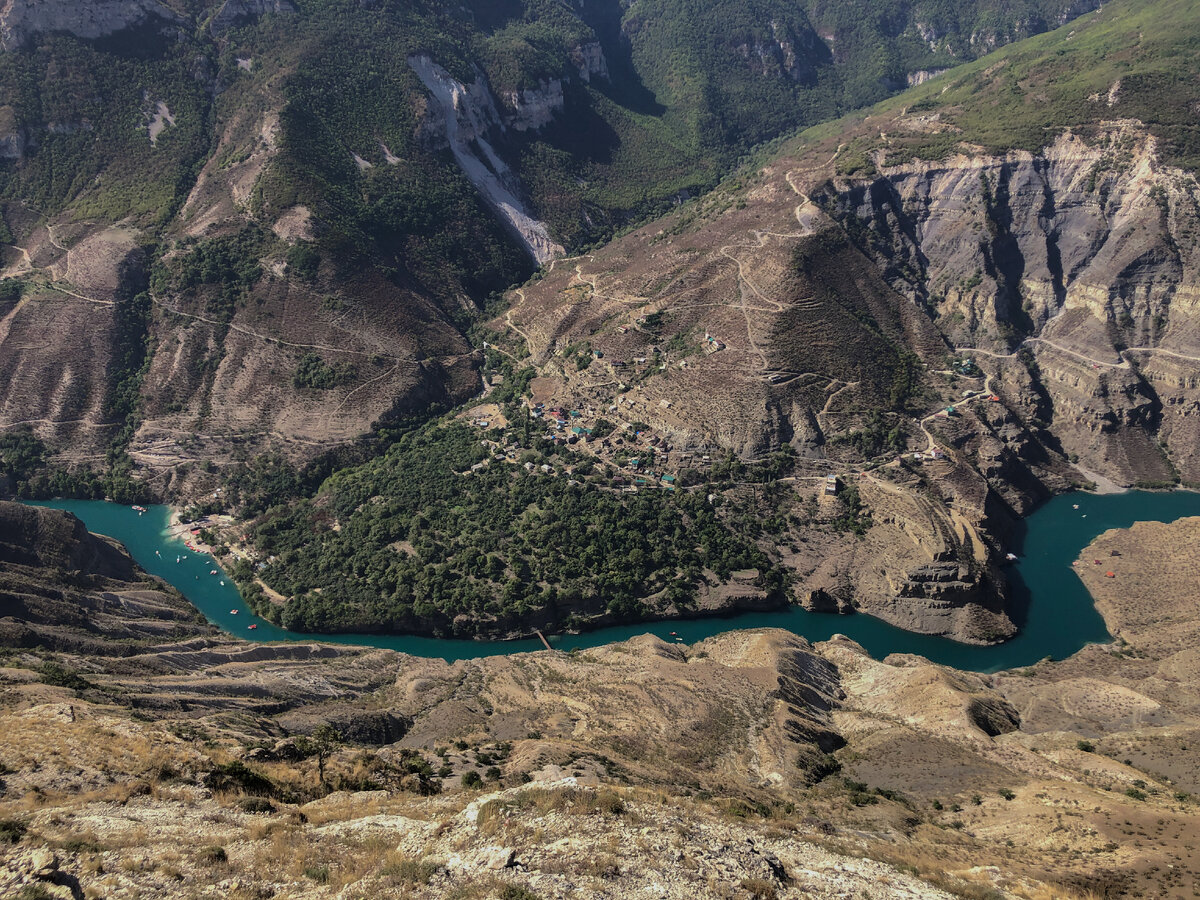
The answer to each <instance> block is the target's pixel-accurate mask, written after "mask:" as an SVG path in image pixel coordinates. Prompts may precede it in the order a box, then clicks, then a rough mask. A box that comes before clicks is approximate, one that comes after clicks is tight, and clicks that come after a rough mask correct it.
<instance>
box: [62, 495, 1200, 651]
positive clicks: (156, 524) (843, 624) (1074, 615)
mask: <svg viewBox="0 0 1200 900" xmlns="http://www.w3.org/2000/svg"><path fill="white" fill-rule="evenodd" d="M39 505H48V506H55V507H58V508H61V509H67V510H68V511H70V512H73V513H74V514H75V515H77V516H79V517H80V518H81V519H83V521H84V522H85V523H86V524H87V526H88V528H89V529H90V530H92V531H95V532H99V533H101V534H109V535H111V536H113V537H115V538H117V539H118V540H121V541H123V542H124V543H125V545H126V546H127V547H128V548H129V550H130V553H131V554H132V555H133V557H134V559H136V560H137V561H138V562H139V563H140V564H141V565H142V566H143V567H144V568H145V569H146V570H147V571H149V572H151V573H152V574H154V575H158V576H160V577H162V578H164V579H166V580H167V581H168V582H170V583H171V584H173V585H174V586H175V587H176V588H178V589H179V590H180V592H181V593H183V595H184V596H185V597H187V598H188V599H189V600H190V601H191V602H192V603H193V604H194V605H195V606H196V607H197V608H198V609H199V610H200V611H201V612H202V613H203V614H204V615H205V617H206V618H207V619H208V620H209V621H210V622H212V623H213V624H215V625H217V626H218V627H220V628H222V629H223V630H225V631H227V632H229V633H230V634H234V635H237V636H238V637H241V638H245V639H254V640H258V641H291V642H305V643H311V642H313V641H321V642H323V643H329V644H339V645H351V646H370V647H379V648H384V649H391V650H397V651H399V652H402V653H406V654H410V655H413V656H423V657H440V658H442V659H447V660H457V659H474V658H478V657H483V656H495V655H503V654H509V653H518V652H526V651H534V650H539V649H541V646H542V645H541V643H540V642H539V641H537V640H523V641H509V642H485V641H471V640H455V639H440V638H433V637H423V636H418V635H370V634H316V633H298V632H291V631H287V630H285V629H283V628H280V627H279V626H277V625H274V624H272V623H271V622H269V621H267V620H265V619H262V618H260V617H258V616H255V615H254V613H253V611H251V610H250V609H248V608H247V606H246V604H245V603H244V601H243V600H242V598H241V596H240V595H239V594H238V592H237V589H236V588H235V587H234V586H233V581H232V579H231V578H229V577H228V576H226V575H225V574H224V571H223V570H222V569H221V568H220V567H219V566H218V565H217V564H216V561H215V560H214V559H213V557H211V556H209V555H208V554H204V553H201V552H192V553H191V554H190V555H189V556H188V558H187V559H181V561H180V562H179V563H175V562H174V560H175V558H176V556H177V555H182V554H186V553H188V551H187V550H186V548H185V547H184V544H183V543H182V541H180V540H179V539H178V537H176V536H173V534H172V532H171V521H170V518H171V515H170V513H171V511H170V510H168V509H167V508H166V507H161V506H158V507H151V508H150V509H149V510H148V511H147V512H146V513H145V514H144V515H141V516H139V515H138V514H137V513H136V512H134V511H132V510H130V509H129V508H127V507H121V506H116V505H114V504H106V503H102V502H100V501H60V502H54V503H45V504H39ZM1184 516H1200V494H1195V493H1190V492H1181V491H1180V492H1171V493H1152V492H1128V493H1123V494H1116V495H1097V494H1091V493H1077V494H1072V495H1062V496H1059V497H1056V498H1054V499H1052V500H1050V501H1049V502H1048V503H1046V504H1045V505H1043V506H1042V507H1041V508H1040V509H1039V510H1038V511H1037V512H1036V513H1034V514H1033V515H1032V516H1030V517H1029V518H1028V519H1027V520H1026V521H1025V537H1024V546H1023V548H1022V549H1020V550H1019V551H1018V552H1019V554H1020V557H1021V558H1020V559H1019V560H1018V561H1017V562H1016V563H1015V564H1014V565H1013V566H1011V567H1009V569H1008V572H1009V577H1010V581H1011V583H1012V589H1013V594H1014V601H1015V603H1016V605H1017V606H1018V607H1020V609H1021V621H1022V626H1023V627H1022V630H1021V631H1020V633H1018V635H1017V636H1016V637H1015V638H1013V639H1012V640H1010V641H1007V642H1005V643H1003V644H998V645H992V646H973V645H966V644H959V643H956V642H954V641H950V640H948V639H945V638H940V637H933V636H930V635H922V634H915V633H912V632H907V631H903V630H901V629H899V628H895V627H893V626H890V625H888V624H886V623H885V622H883V621H881V620H879V619H875V618H873V617H870V616H866V615H848V616H844V615H834V614H827V613H811V612H807V611H806V610H804V609H802V608H799V607H792V608H789V609H786V610H782V611H778V612H759V613H743V614H740V615H734V616H729V617H722V618H707V619H691V620H689V619H677V620H669V621H662V622H648V623H638V624H633V625H622V626H611V627H607V628H602V629H598V630H596V631H591V632H586V633H583V634H578V635H549V636H548V637H549V640H550V642H551V645H552V646H553V647H554V648H556V649H561V650H576V649H580V650H582V649H587V648H591V647H597V646H600V645H603V644H608V643H613V642H617V641H623V640H626V639H628V638H630V637H634V636H637V635H641V634H646V633H650V634H653V635H656V636H658V637H660V638H662V639H663V640H666V641H668V642H669V643H672V644H693V643H696V642H699V641H702V640H705V639H706V638H708V637H711V636H713V635H716V634H720V633H723V632H727V631H731V630H735V629H752V628H783V629H786V630H788V631H791V632H793V633H795V634H799V635H802V636H804V637H805V638H807V639H809V640H810V641H814V642H816V641H824V640H829V639H830V638H832V637H833V636H834V635H837V634H843V635H846V636H847V637H849V638H850V639H852V640H854V641H856V642H858V643H859V644H861V645H862V646H863V647H865V648H866V649H867V651H868V652H870V653H871V655H872V656H874V657H875V658H877V659H882V658H883V657H885V656H887V655H888V654H891V653H907V654H913V655H917V656H923V657H925V658H927V659H929V660H931V661H933V662H937V663H940V664H943V665H948V666H953V667H955V668H959V669H965V670H971V671H978V672H996V671H1000V670H1003V669H1012V668H1017V667H1021V666H1029V665H1032V664H1034V663H1036V662H1037V661H1038V660H1041V659H1044V658H1046V657H1051V658H1054V659H1064V658H1066V657H1068V656H1071V655H1072V654H1074V653H1076V652H1077V651H1078V650H1079V649H1080V648H1082V647H1084V646H1086V645H1087V644H1090V643H1098V644H1107V643H1109V642H1110V641H1111V637H1110V635H1109V632H1108V629H1107V628H1106V627H1105V624H1104V619H1103V618H1102V617H1101V616H1100V614H1099V612H1097V610H1096V606H1095V604H1094V602H1093V600H1092V598H1091V595H1090V594H1089V593H1088V591H1087V589H1086V588H1085V587H1084V584H1083V582H1081V581H1080V580H1079V578H1077V577H1076V575H1075V574H1074V569H1073V567H1072V566H1071V565H1070V563H1071V561H1072V560H1073V559H1075V557H1076V556H1077V555H1078V553H1079V552H1080V550H1081V548H1083V547H1085V546H1086V545H1087V544H1088V543H1089V542H1090V541H1092V540H1093V539H1094V538H1095V537H1096V536H1097V535H1098V534H1100V533H1101V532H1103V531H1106V530H1107V529H1110V528H1126V527H1129V526H1130V525H1132V524H1133V523H1134V522H1137V521H1140V520H1147V519H1155V520H1160V521H1172V520H1174V519H1178V518H1180V517H1184ZM175 524H176V525H179V524H180V523H178V522H176V523H175ZM176 533H177V532H176ZM193 546H194V545H193ZM156 551H157V552H156ZM214 572H215V573H216V574H213V573H214ZM251 626H254V627H253V628H252V627H251Z"/></svg>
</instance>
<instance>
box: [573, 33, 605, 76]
mask: <svg viewBox="0 0 1200 900" xmlns="http://www.w3.org/2000/svg"><path fill="white" fill-rule="evenodd" d="M570 58H571V63H572V64H573V65H574V66H575V68H576V69H577V70H578V71H579V77H580V78H581V79H582V80H583V81H587V82H591V80H592V78H604V79H606V80H607V78H608V59H607V58H605V56H604V48H603V47H601V46H600V42H599V41H588V42H587V43H584V44H578V45H577V46H575V47H573V48H572V49H571V53H570Z"/></svg>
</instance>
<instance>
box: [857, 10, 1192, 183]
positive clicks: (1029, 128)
mask: <svg viewBox="0 0 1200 900" xmlns="http://www.w3.org/2000/svg"><path fill="white" fill-rule="evenodd" d="M1198 70H1200V18H1198V17H1197V15H1196V7H1195V4H1194V3H1191V2H1189V0H1157V2H1155V0H1129V2H1124V3H1111V4H1108V5H1106V6H1105V8H1104V9H1103V11H1101V12H1097V13H1094V14H1090V15H1088V16H1086V17H1084V18H1083V19H1080V20H1078V21H1076V22H1074V23H1071V24H1068V25H1066V26H1064V27H1062V28H1059V29H1057V30H1055V31H1053V32H1050V33H1047V34H1044V35H1039V36H1038V37H1035V38H1031V39H1030V40H1028V41H1024V42H1022V43H1020V44H1017V45H1014V46H1012V47H1008V48H1005V49H1002V50H1000V51H998V52H997V53H994V54H992V55H990V56H988V57H986V58H985V59H982V60H979V61H976V62H974V63H971V64H969V65H966V66H963V67H962V68H960V69H956V70H955V71H954V72H952V73H950V74H948V75H946V76H944V77H942V78H939V79H937V80H935V81H933V82H930V83H927V84H925V85H922V86H921V87H919V88H916V89H914V90H912V91H909V92H907V93H905V94H902V95H900V96H899V97H897V98H894V99H892V100H889V101H887V102H886V103H885V104H883V105H882V107H881V108H880V109H879V110H877V112H885V111H888V110H896V109H898V108H900V107H901V106H907V107H908V109H909V111H910V112H918V111H927V112H930V113H933V112H937V113H940V114H941V118H942V121H945V122H949V123H951V124H953V125H955V126H957V127H958V128H960V129H962V134H961V135H959V136H958V137H960V138H961V139H963V140H967V141H970V142H973V143H977V144H980V145H982V146H983V147H984V148H986V149H987V150H988V151H991V152H1004V151H1007V150H1014V149H1021V150H1031V151H1033V150H1038V149H1040V148H1041V147H1043V146H1045V145H1046V144H1047V143H1048V142H1049V141H1051V140H1052V139H1053V138H1054V136H1055V135H1057V134H1059V133H1061V132H1063V131H1065V130H1067V129H1073V130H1076V131H1080V132H1084V133H1086V132H1087V131H1089V130H1090V129H1092V128H1094V127H1096V125H1097V124H1098V123H1099V122H1101V121H1103V120H1111V119H1117V118H1132V119H1140V120H1141V121H1143V122H1145V124H1146V125H1147V127H1148V128H1149V129H1150V131H1151V132H1152V133H1153V134H1155V135H1156V136H1157V137H1158V138H1159V141H1160V145H1159V149H1160V152H1161V154H1162V158H1163V160H1164V162H1166V163H1168V164H1171V165H1177V166H1181V167H1183V168H1186V169H1192V170H1195V169H1196V168H1197V167H1200V124H1198V123H1197V119H1196V116H1195V109H1196V104H1197V103H1198V102H1200V81H1197V79H1196V75H1195V73H1196V72H1197V71H1198ZM1118 81H1120V85H1121V86H1120V90H1119V93H1118V95H1117V100H1116V102H1115V103H1114V104H1113V105H1112V106H1109V104H1108V103H1107V100H1106V98H1107V95H1108V93H1109V90H1110V88H1112V86H1113V85H1114V84H1115V83H1116V82H1118ZM1093 98H1095V99H1093ZM898 143H899V144H900V146H899V147H897V148H896V149H894V150H893V152H891V153H889V161H891V160H896V159H900V158H903V157H904V156H905V155H906V154H913V155H917V156H921V157H932V158H937V157H938V156H941V155H944V154H946V153H948V152H950V151H951V149H953V146H954V144H955V143H956V141H955V139H954V138H953V137H951V136H934V137H924V138H923V137H910V138H907V139H905V138H899V139H898Z"/></svg>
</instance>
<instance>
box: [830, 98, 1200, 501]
mask: <svg viewBox="0 0 1200 900" xmlns="http://www.w3.org/2000/svg"><path fill="white" fill-rule="evenodd" d="M1197 196H1200V187H1198V185H1197V182H1196V179H1195V178H1194V177H1193V176H1192V175H1190V174H1187V173H1183V172H1181V171H1178V170H1173V169H1170V168H1167V167H1164V166H1162V165H1161V164H1159V163H1158V161H1157V157H1156V149H1155V141H1154V139H1153V138H1152V137H1150V136H1149V135H1148V134H1147V133H1146V132H1145V130H1144V129H1143V128H1142V127H1141V126H1140V125H1139V124H1138V123H1134V122H1127V121H1118V122H1111V123H1107V124H1106V126H1105V127H1104V128H1103V130H1101V131H1100V132H1099V133H1098V134H1096V135H1095V136H1092V137H1089V138H1088V139H1086V140H1085V139H1084V138H1082V137H1080V136H1077V135H1072V134H1065V135H1063V136H1062V137H1060V138H1058V139H1057V140H1055V141H1054V142H1053V143H1052V144H1050V145H1049V146H1048V147H1046V148H1045V149H1044V150H1043V151H1041V152H1040V153H1036V154H1031V153H1024V152H1018V153H1010V154H1008V155H1006V156H1003V157H992V156H983V155H979V156H970V157H968V156H956V157H952V158H950V159H947V160H945V161H942V162H921V161H913V162H910V163H905V164H901V165H894V166H891V167H886V168H884V169H883V171H882V175H881V176H880V177H879V178H877V179H875V180H873V181H870V182H859V183H850V184H839V185H837V186H833V185H831V186H830V187H829V188H828V189H827V190H826V191H825V193H824V194H823V196H822V197H821V200H822V202H823V203H824V204H825V207H826V208H827V209H828V210H830V211H831V212H832V213H833V214H834V215H835V216H837V217H838V218H839V219H841V220H842V221H844V222H848V223H856V224H854V225H853V227H852V228H851V231H852V233H854V234H856V235H858V239H859V240H861V241H863V242H867V243H871V244H872V246H873V247H875V248H876V259H877V260H878V262H879V265H880V266H881V269H882V270H883V272H884V274H885V276H886V277H888V278H889V281H890V282H891V283H892V284H893V286H895V287H897V288H898V289H899V290H902V291H904V292H906V293H908V294H909V295H910V296H912V297H913V298H914V299H916V300H917V301H918V302H921V303H922V304H925V305H927V306H928V307H929V308H930V309H931V310H932V311H933V312H934V314H935V315H936V316H937V322H938V325H939V327H940V328H941V329H942V330H943V331H944V332H945V333H946V335H947V337H948V338H949V339H950V340H951V341H953V342H954V343H955V344H957V345H959V346H970V345H974V346H977V347H980V348H981V349H982V351H983V352H984V354H985V355H981V357H980V359H981V360H983V361H985V362H986V361H987V360H988V358H989V357H991V358H995V357H1000V358H1001V362H1002V363H1004V360H1008V359H1013V358H1014V352H1015V351H1016V350H1017V349H1018V348H1020V347H1022V346H1023V347H1024V348H1026V349H1027V351H1028V353H1029V354H1031V355H1030V357H1029V360H1030V362H1034V361H1035V364H1036V368H1037V372H1036V373H1035V375H1034V380H1035V382H1036V384H1037V385H1038V390H1039V391H1040V392H1041V395H1042V399H1043V402H1042V405H1041V407H1040V408H1039V409H1037V410H1036V411H1035V410H1032V409H1031V410H1030V417H1031V418H1040V419H1042V420H1043V421H1046V422H1047V423H1048V425H1049V427H1050V429H1051V430H1052V431H1053V433H1054V435H1055V436H1056V437H1057V439H1058V440H1060V441H1061V442H1062V446H1063V448H1064V450H1065V451H1066V452H1068V453H1073V454H1075V455H1076V456H1078V457H1079V458H1080V459H1081V460H1082V461H1083V464H1084V465H1085V466H1086V467H1087V468H1088V469H1090V470H1092V471H1095V472H1098V473H1100V474H1102V475H1105V476H1107V477H1109V478H1111V479H1113V480H1114V481H1117V482H1118V483H1122V484H1131V483H1134V482H1137V481H1152V482H1161V481H1167V480H1170V479H1171V478H1172V477H1173V474H1174V473H1173V472H1172V466H1174V467H1175V469H1176V470H1177V471H1178V473H1179V474H1181V475H1182V476H1183V477H1184V478H1185V479H1188V480H1195V478H1196V476H1197V474H1200V469H1198V468H1197V459H1196V455H1195V453H1194V449H1193V448H1194V444H1192V443H1189V442H1190V439H1191V437H1192V436H1193V435H1194V433H1195V429H1196V427H1197V425H1196V422H1195V421H1194V412H1193V411H1194V409H1195V405H1196V401H1197V398H1196V396H1195V395H1194V385H1192V384H1191V379H1190V378H1189V377H1188V374H1185V372H1190V369H1191V368H1192V367H1193V366H1194V364H1195V363H1196V362H1197V361H1200V353H1198V352H1197V350H1196V349H1195V339H1194V335H1195V330H1196V327H1197V311H1198V303H1197V301H1198V298H1200V253H1198V252H1197V250H1196V247H1195V245H1194V242H1192V241H1191V240H1189V239H1188V237H1187V236H1188V235H1189V234H1191V233H1192V232H1193V230H1194V229H1195V228H1196V227H1197V225H1198V224H1200V213H1198V212H1197V209H1198V207H1197V205H1196V197H1197ZM964 235H966V236H967V237H966V239H964ZM864 245H865V244H864ZM878 248H886V249H885V250H883V251H882V252H879V251H878ZM913 273H916V275H915V277H914V275H913ZM1127 348H1128V349H1127ZM1017 365H1018V366H1019V365H1020V364H1019V363H1018V364H1017ZM1002 368H1006V370H1007V371H1009V372H1010V375H1009V377H1019V376H1015V375H1013V374H1011V368H1008V367H1007V364H1006V363H1005V364H1003V365H1002ZM1156 436H1157V439H1158V440H1162V441H1163V442H1164V444H1165V446H1166V448H1167V452H1168V454H1169V455H1170V462H1168V460H1167V459H1166V458H1165V457H1164V456H1163V454H1162V453H1161V452H1160V450H1159V449H1158V447H1157V444H1156Z"/></svg>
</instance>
